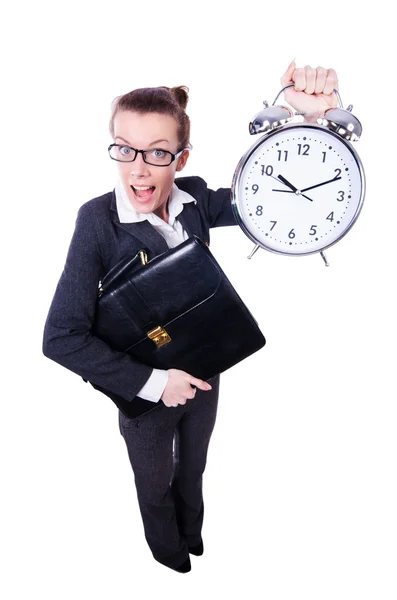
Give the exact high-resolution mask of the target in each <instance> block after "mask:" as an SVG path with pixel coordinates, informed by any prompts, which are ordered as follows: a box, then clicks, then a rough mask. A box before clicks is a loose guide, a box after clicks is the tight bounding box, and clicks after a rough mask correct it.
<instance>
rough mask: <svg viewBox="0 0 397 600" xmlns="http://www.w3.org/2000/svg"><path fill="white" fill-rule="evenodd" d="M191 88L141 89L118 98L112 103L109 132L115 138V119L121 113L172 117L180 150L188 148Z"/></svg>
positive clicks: (163, 87)
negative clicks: (188, 104)
mask: <svg viewBox="0 0 397 600" xmlns="http://www.w3.org/2000/svg"><path fill="white" fill-rule="evenodd" d="M188 92H189V88H187V87H185V86H183V85H182V86H178V87H173V88H168V87H165V86H162V87H153V88H139V89H137V90H133V91H132V92H128V93H127V94H124V95H123V96H118V97H117V98H115V99H114V100H113V102H112V114H111V117H110V123H109V131H110V134H111V136H112V137H113V138H114V118H115V116H116V114H117V113H118V112H119V111H123V110H126V111H133V112H138V113H141V114H145V113H160V114H164V115H171V116H172V117H174V119H175V120H176V122H177V123H178V140H179V145H180V148H179V150H182V149H183V148H187V147H188V146H189V143H190V119H189V117H188V115H187V114H186V112H185V108H186V106H187V103H188V99H189V97H188Z"/></svg>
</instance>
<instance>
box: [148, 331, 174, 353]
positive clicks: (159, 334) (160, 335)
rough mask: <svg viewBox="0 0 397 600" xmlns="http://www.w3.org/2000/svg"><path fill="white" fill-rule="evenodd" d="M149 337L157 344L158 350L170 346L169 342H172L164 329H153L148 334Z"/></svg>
mask: <svg viewBox="0 0 397 600" xmlns="http://www.w3.org/2000/svg"><path fill="white" fill-rule="evenodd" d="M147 336H148V338H150V339H151V340H152V342H154V343H155V344H156V346H157V348H160V347H161V346H165V344H168V342H170V341H171V338H170V336H169V335H168V333H167V332H166V330H165V329H163V328H162V327H155V328H154V329H151V330H150V331H148V332H147Z"/></svg>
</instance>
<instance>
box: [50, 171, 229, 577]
mask: <svg viewBox="0 0 397 600" xmlns="http://www.w3.org/2000/svg"><path fill="white" fill-rule="evenodd" d="M175 183H176V185H177V187H179V188H180V189H181V190H183V191H185V192H187V193H189V194H190V195H192V196H193V197H194V198H195V199H196V201H197V202H196V203H193V202H192V203H189V204H186V205H184V209H183V211H182V213H181V214H180V215H179V217H178V220H179V221H180V222H181V223H182V226H183V228H184V229H185V230H186V231H187V233H188V234H189V235H197V236H198V237H200V238H201V239H202V240H203V241H204V242H208V243H209V239H210V236H209V229H210V228H211V227H218V226H224V225H235V224H236V220H235V217H234V214H233V211H232V208H231V203H230V190H229V189H226V188H221V189H219V190H217V191H212V190H209V189H208V188H207V185H206V183H205V182H204V181H203V180H202V179H201V178H199V177H184V178H178V179H176V180H175ZM142 247H145V248H147V249H148V251H149V259H150V258H153V256H156V255H158V254H161V253H162V252H165V251H167V249H168V247H167V244H166V242H165V240H164V238H163V237H162V236H161V235H160V234H159V233H157V232H156V231H155V229H154V228H153V227H152V226H151V225H150V224H149V223H148V222H147V221H142V222H139V223H120V220H119V218H118V214H117V209H116V199H115V194H114V192H109V193H108V194H105V195H103V196H100V197H98V198H94V199H93V200H90V201H89V202H87V203H86V204H84V205H83V206H82V207H81V208H80V210H79V214H78V218H77V221H76V228H75V231H74V234H73V237H72V241H71V244H70V248H69V251H68V255H67V259H66V264H65V267H64V270H63V273H62V276H61V278H60V281H59V283H58V286H57V289H56V292H55V295H54V299H53V301H52V304H51V307H50V311H49V314H48V317H47V321H46V325H45V330H44V340H43V352H44V354H45V355H46V356H48V357H49V358H51V359H53V360H55V361H56V362H58V363H60V364H62V365H63V366H65V367H66V368H68V369H70V370H71V371H73V372H75V373H77V374H79V375H80V376H81V377H83V379H85V380H87V381H90V382H91V383H92V385H94V387H96V388H97V389H100V390H101V391H103V392H104V393H106V394H107V395H108V396H110V397H111V398H112V399H113V401H115V402H116V404H117V405H118V406H119V407H120V408H121V410H120V412H119V423H120V432H121V433H122V435H123V437H124V439H125V441H126V444H127V448H128V453H129V458H130V462H131V465H132V468H133V470H134V475H135V483H136V487H137V493H138V501H139V505H140V509H141V514H142V518H143V522H144V527H145V535H146V539H147V541H148V544H149V546H150V548H151V550H152V553H153V556H154V557H155V558H156V560H159V562H162V563H163V564H166V565H168V566H171V567H175V566H178V565H179V564H181V562H182V561H183V559H186V557H187V552H188V549H187V546H188V545H190V546H194V545H196V544H198V543H199V541H200V536H201V526H202V520H203V510H204V508H203V500H202V491H201V490H202V473H203V471H204V468H205V463H206V457H207V449H208V444H209V440H210V437H211V433H212V429H213V426H214V423H215V417H216V406H217V400H218V388H219V377H215V378H213V379H212V380H211V384H212V386H213V389H212V390H211V391H209V392H202V391H200V390H197V392H196V397H195V398H194V399H193V400H188V402H187V403H186V405H179V406H178V407H175V408H168V407H166V406H165V405H164V404H163V403H162V402H161V401H159V402H158V403H157V404H155V405H153V403H152V402H149V401H147V400H143V399H141V398H139V397H138V396H137V394H138V392H139V390H140V389H141V388H142V387H143V385H144V384H145V383H146V381H147V380H148V378H149V376H150V374H151V372H152V369H151V367H149V366H147V365H143V364H141V363H139V362H138V361H136V360H134V359H133V358H132V357H131V356H130V355H127V354H125V353H122V352H117V351H114V350H112V349H111V348H110V347H109V346H107V344H105V343H104V342H102V340H100V339H98V338H96V337H95V336H94V335H92V333H91V327H92V323H93V321H94V315H95V305H96V297H97V287H98V281H99V280H100V279H101V278H102V277H103V276H104V275H105V274H106V273H107V272H108V271H109V270H110V269H111V268H112V267H113V266H114V265H115V264H117V263H118V262H119V261H120V260H122V259H123V258H126V257H128V256H132V255H134V254H135V253H136V252H137V251H138V250H140V249H141V248H142ZM174 436H175V452H174V456H173V455H172V444H173V440H174ZM169 484H171V487H172V491H171V488H170V487H169ZM175 508H176V510H175ZM159 531H161V535H159Z"/></svg>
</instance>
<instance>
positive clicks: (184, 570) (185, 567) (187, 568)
mask: <svg viewBox="0 0 397 600" xmlns="http://www.w3.org/2000/svg"><path fill="white" fill-rule="evenodd" d="M171 568H172V569H174V571H178V573H188V572H189V571H191V569H192V565H191V564H190V558H189V557H188V558H187V559H186V560H185V562H184V563H182V564H181V565H180V566H179V567H171Z"/></svg>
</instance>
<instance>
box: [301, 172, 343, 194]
mask: <svg viewBox="0 0 397 600" xmlns="http://www.w3.org/2000/svg"><path fill="white" fill-rule="evenodd" d="M338 179H342V177H340V176H338V177H334V178H333V179H328V181H323V182H322V183H317V184H316V185H311V186H310V187H307V188H305V189H304V190H301V192H307V190H312V189H314V188H316V187H320V186H322V185H327V183H332V182H333V181H338Z"/></svg>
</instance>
